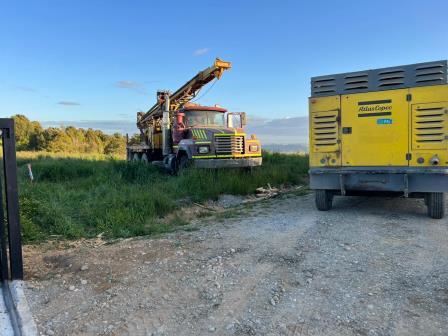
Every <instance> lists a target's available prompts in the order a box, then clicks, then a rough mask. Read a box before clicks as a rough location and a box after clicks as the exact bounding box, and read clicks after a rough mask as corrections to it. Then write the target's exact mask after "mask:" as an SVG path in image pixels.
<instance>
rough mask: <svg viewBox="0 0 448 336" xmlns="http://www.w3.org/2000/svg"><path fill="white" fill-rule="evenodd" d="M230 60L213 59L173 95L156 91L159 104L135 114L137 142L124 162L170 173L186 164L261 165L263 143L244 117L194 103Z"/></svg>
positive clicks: (243, 115) (207, 166) (217, 107)
mask: <svg viewBox="0 0 448 336" xmlns="http://www.w3.org/2000/svg"><path fill="white" fill-rule="evenodd" d="M230 68H231V63H230V62H224V61H222V60H220V59H219V58H217V59H216V60H215V62H214V64H213V65H212V66H211V67H208V68H207V69H205V70H203V71H200V72H199V73H198V74H197V75H196V76H194V77H193V78H192V79H191V80H189V81H188V82H187V83H186V84H184V85H183V86H182V87H181V88H179V89H178V90H177V91H175V92H174V93H171V92H169V91H162V90H160V91H158V92H157V102H156V104H155V105H154V106H153V107H151V108H150V109H149V110H148V111H147V112H146V113H144V112H138V113H137V127H138V129H139V130H140V143H139V144H129V143H128V145H127V160H128V161H145V162H153V163H154V164H158V165H162V166H163V167H165V168H166V169H168V170H169V171H170V172H172V173H176V172H178V171H179V170H180V169H182V168H185V167H187V166H190V165H191V166H194V167H198V168H227V167H243V168H251V167H255V166H260V165H261V164H262V157H261V145H260V141H259V140H258V139H257V138H256V136H255V135H251V136H250V137H248V136H247V134H246V133H245V131H244V126H245V125H246V114H245V113H244V112H228V111H227V110H226V109H224V108H222V107H220V106H218V105H215V106H202V105H199V104H196V103H193V102H192V99H193V98H195V97H196V96H197V94H198V93H199V91H200V90H201V89H202V88H203V87H204V86H205V85H207V84H208V83H210V82H211V81H213V80H219V79H220V78H221V76H222V74H223V73H224V71H226V70H228V69H230Z"/></svg>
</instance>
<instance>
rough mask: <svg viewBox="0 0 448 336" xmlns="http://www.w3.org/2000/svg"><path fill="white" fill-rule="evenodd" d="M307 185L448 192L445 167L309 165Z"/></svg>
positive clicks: (344, 188)
mask: <svg viewBox="0 0 448 336" xmlns="http://www.w3.org/2000/svg"><path fill="white" fill-rule="evenodd" d="M309 175H310V188H311V189H328V190H337V191H340V192H341V194H342V195H345V194H346V193H347V192H348V193H350V191H355V192H356V191H374V192H402V193H404V195H405V196H408V195H409V194H410V193H424V192H448V167H440V168H433V167H428V168H413V167H408V168H406V167H404V168H390V167H351V168H348V167H347V168H311V169H310V170H309Z"/></svg>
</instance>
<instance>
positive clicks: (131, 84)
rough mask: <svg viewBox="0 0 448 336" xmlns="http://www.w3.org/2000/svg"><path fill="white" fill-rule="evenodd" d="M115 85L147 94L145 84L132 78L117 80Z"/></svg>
mask: <svg viewBox="0 0 448 336" xmlns="http://www.w3.org/2000/svg"><path fill="white" fill-rule="evenodd" d="M115 87H117V88H119V89H128V90H132V91H135V92H137V93H140V94H146V89H145V86H144V85H143V84H142V83H139V82H135V81H131V80H120V81H118V82H115Z"/></svg>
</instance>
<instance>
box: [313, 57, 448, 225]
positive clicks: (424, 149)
mask: <svg viewBox="0 0 448 336" xmlns="http://www.w3.org/2000/svg"><path fill="white" fill-rule="evenodd" d="M311 87H312V88H311V97H310V99H309V117H310V118H309V122H310V186H311V189H314V190H315V197H316V206H317V208H318V209H319V210H330V209H331V207H332V200H333V196H334V195H360V194H361V195H365V194H387V195H391V194H395V195H401V196H404V197H417V198H424V199H425V203H426V206H427V211H428V215H429V216H430V217H432V218H442V217H443V216H444V211H445V202H444V199H445V197H444V192H447V191H448V81H447V61H436V62H428V63H419V64H412V65H405V66H397V67H391V68H383V69H375V70H367V71H358V72H350V73H343V74H337V75H328V76H319V77H314V78H312V79H311Z"/></svg>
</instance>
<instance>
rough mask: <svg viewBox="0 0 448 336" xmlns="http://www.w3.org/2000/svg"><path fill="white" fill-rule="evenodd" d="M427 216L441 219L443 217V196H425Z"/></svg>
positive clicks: (442, 194)
mask: <svg viewBox="0 0 448 336" xmlns="http://www.w3.org/2000/svg"><path fill="white" fill-rule="evenodd" d="M426 197H427V198H426V199H427V206H428V216H429V217H431V218H435V219H441V218H443V216H444V215H445V194H444V193H441V192H434V193H428V194H427V196H426Z"/></svg>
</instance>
